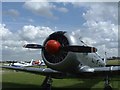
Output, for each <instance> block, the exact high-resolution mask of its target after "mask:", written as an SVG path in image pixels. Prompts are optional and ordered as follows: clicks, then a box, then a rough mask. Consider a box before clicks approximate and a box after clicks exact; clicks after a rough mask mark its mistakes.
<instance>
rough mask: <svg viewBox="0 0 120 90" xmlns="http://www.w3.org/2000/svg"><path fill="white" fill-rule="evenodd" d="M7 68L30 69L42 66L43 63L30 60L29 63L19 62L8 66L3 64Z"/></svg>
mask: <svg viewBox="0 0 120 90" xmlns="http://www.w3.org/2000/svg"><path fill="white" fill-rule="evenodd" d="M4 65H7V66H14V67H30V66H43V65H45V64H44V61H43V60H42V61H41V60H35V61H34V60H33V59H32V60H31V61H30V63H28V62H24V61H20V62H16V63H10V64H4Z"/></svg>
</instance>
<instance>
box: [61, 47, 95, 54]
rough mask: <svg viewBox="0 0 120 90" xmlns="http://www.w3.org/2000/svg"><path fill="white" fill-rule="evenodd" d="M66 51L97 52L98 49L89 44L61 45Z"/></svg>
mask: <svg viewBox="0 0 120 90" xmlns="http://www.w3.org/2000/svg"><path fill="white" fill-rule="evenodd" d="M61 49H62V50H64V51H71V52H78V53H95V52H97V49H96V48H95V47H89V46H63V47H61Z"/></svg>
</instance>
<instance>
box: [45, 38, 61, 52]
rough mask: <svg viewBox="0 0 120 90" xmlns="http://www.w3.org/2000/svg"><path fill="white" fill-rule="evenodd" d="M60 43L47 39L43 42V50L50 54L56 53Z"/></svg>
mask: <svg viewBox="0 0 120 90" xmlns="http://www.w3.org/2000/svg"><path fill="white" fill-rule="evenodd" d="M60 47H61V44H60V43H59V42H58V41H56V40H49V41H48V42H47V43H46V44H45V50H46V51H47V52H49V53H51V54H56V53H58V52H59V50H60Z"/></svg>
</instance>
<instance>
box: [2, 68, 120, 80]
mask: <svg viewBox="0 0 120 90" xmlns="http://www.w3.org/2000/svg"><path fill="white" fill-rule="evenodd" d="M2 68H6V69H12V70H17V71H24V72H29V73H34V74H40V75H44V76H49V75H50V76H51V77H53V78H64V77H74V78H77V77H78V78H92V77H93V78H94V77H102V76H103V77H104V76H105V75H109V76H119V75H120V66H110V67H95V68H90V67H88V66H83V67H81V68H80V69H79V70H76V73H69V74H68V73H65V72H64V73H63V72H59V71H56V70H53V69H51V68H33V67H13V66H2Z"/></svg>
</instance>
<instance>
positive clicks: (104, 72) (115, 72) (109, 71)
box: [79, 66, 120, 77]
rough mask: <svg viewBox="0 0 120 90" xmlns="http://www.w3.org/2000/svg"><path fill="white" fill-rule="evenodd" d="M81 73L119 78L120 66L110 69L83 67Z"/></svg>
mask: <svg viewBox="0 0 120 90" xmlns="http://www.w3.org/2000/svg"><path fill="white" fill-rule="evenodd" d="M79 73H80V74H81V73H83V74H84V75H85V74H86V73H87V75H92V76H93V77H94V76H96V77H97V76H98V77H100V76H105V75H109V76H119V75H120V66H110V67H95V68H90V67H87V66H86V67H82V68H80V69H79Z"/></svg>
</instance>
